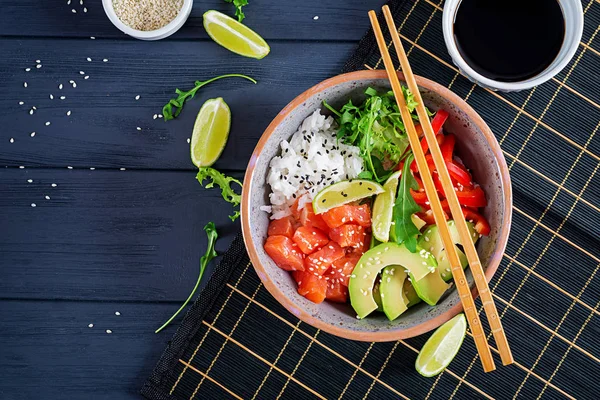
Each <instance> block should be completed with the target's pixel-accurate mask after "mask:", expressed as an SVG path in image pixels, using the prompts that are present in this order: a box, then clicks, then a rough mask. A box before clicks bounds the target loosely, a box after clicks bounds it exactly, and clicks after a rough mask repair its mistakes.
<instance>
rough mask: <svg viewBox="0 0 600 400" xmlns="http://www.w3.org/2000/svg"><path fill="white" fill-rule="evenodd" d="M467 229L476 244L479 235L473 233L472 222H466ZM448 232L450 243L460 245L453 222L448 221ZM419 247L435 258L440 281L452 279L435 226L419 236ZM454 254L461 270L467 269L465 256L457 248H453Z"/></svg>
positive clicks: (440, 238) (446, 257)
mask: <svg viewBox="0 0 600 400" xmlns="http://www.w3.org/2000/svg"><path fill="white" fill-rule="evenodd" d="M467 228H469V233H470V234H471V237H472V238H473V240H474V242H473V243H477V240H478V239H479V235H478V234H477V232H476V231H475V226H474V225H473V223H472V222H468V221H467ZM448 230H449V231H450V236H451V237H452V241H453V242H454V243H456V244H460V245H462V241H461V240H460V236H459V234H458V229H457V228H456V224H455V223H454V221H448ZM418 244H419V246H420V247H421V248H423V249H425V250H427V251H429V252H430V253H431V254H433V256H434V257H435V259H436V261H437V262H438V270H439V271H440V275H441V276H442V279H443V280H445V281H446V282H448V281H449V280H450V279H452V271H451V270H450V262H449V261H448V256H447V255H446V250H445V249H444V243H443V242H442V236H441V235H440V233H439V227H438V226H437V225H431V226H429V227H428V228H427V229H425V231H424V232H423V234H422V235H421V237H420V238H419V242H418ZM454 247H455V249H456V252H457V254H458V258H459V260H460V264H461V266H462V268H463V269H465V268H466V267H467V265H468V264H469V262H468V260H467V256H466V255H465V253H463V251H462V250H461V249H459V248H458V246H456V245H455V246H454Z"/></svg>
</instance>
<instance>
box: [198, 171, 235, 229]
mask: <svg viewBox="0 0 600 400" xmlns="http://www.w3.org/2000/svg"><path fill="white" fill-rule="evenodd" d="M196 179H197V180H198V182H200V185H203V182H204V180H205V179H210V180H211V182H209V183H207V184H206V186H204V185H203V186H204V187H205V188H207V189H210V188H212V187H214V185H215V184H216V185H218V186H219V187H220V188H221V195H222V196H223V199H225V201H227V202H229V203H231V204H233V206H234V207H237V206H239V205H240V202H241V201H242V196H241V195H240V194H237V193H236V192H235V190H233V189H232V188H231V183H236V184H238V185H239V186H240V188H241V187H242V182H240V181H238V180H237V179H235V178H232V177H231V176H227V175H223V174H222V173H221V172H219V171H217V170H216V169H214V168H210V167H202V168H200V169H199V170H198V174H197V175H196ZM239 216H240V212H239V211H237V210H236V211H235V212H234V213H233V215H230V216H229V219H231V220H232V221H235V220H236V219H237V218H238V217H239Z"/></svg>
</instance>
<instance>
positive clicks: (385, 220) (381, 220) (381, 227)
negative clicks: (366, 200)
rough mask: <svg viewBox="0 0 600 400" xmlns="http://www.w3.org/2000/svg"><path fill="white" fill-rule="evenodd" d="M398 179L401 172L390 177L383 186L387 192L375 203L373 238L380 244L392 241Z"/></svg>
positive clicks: (378, 197) (380, 195) (379, 196)
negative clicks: (391, 233)
mask: <svg viewBox="0 0 600 400" xmlns="http://www.w3.org/2000/svg"><path fill="white" fill-rule="evenodd" d="M398 178H400V171H397V172H394V173H393V174H392V175H390V177H389V178H388V179H387V181H385V183H384V184H383V189H384V190H385V191H384V192H383V193H381V194H378V195H377V198H376V199H375V202H374V203H373V223H372V227H373V236H374V237H375V238H376V239H377V240H379V241H380V242H388V241H389V240H390V227H391V226H392V214H393V211H394V202H395V201H396V190H397V189H398Z"/></svg>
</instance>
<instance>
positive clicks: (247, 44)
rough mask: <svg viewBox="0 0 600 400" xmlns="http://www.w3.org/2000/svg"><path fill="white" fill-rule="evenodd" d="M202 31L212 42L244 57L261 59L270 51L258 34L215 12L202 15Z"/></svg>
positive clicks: (210, 11)
mask: <svg viewBox="0 0 600 400" xmlns="http://www.w3.org/2000/svg"><path fill="white" fill-rule="evenodd" d="M204 29H206V32H207V33H208V35H209V36H210V37H211V38H212V40H214V41H215V42H217V43H218V44H220V45H221V46H223V47H225V48H226V49H227V50H229V51H232V52H234V53H237V54H239V55H241V56H244V57H251V58H258V59H261V58H263V57H265V56H266V55H267V54H269V51H271V48H270V47H269V45H268V44H267V42H265V39H263V38H262V37H260V35H259V34H257V33H256V32H254V31H253V30H252V29H250V28H248V27H247V26H246V25H244V24H242V23H240V22H238V21H236V20H235V19H233V18H231V17H228V16H227V15H225V14H223V13H220V12H218V11H215V10H209V11H207V12H205V13H204Z"/></svg>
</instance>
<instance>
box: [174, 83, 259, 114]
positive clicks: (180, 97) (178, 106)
mask: <svg viewBox="0 0 600 400" xmlns="http://www.w3.org/2000/svg"><path fill="white" fill-rule="evenodd" d="M234 77H237V78H244V79H247V80H249V81H250V82H253V83H255V84H256V81H255V80H254V79H253V78H250V77H249V76H246V75H242V74H226V75H220V76H216V77H214V78H211V79H208V80H206V81H196V82H195V83H194V87H193V88H192V89H190V90H188V91H187V92H184V91H182V90H179V89H175V93H177V97H176V98H173V99H171V100H169V102H168V103H167V104H165V105H164V107H163V109H162V114H163V117H164V118H165V121H168V120H171V119H173V118H176V117H177V116H178V115H179V114H180V113H181V110H182V109H183V105H184V104H185V102H186V101H188V100H189V99H191V98H192V97H194V96H195V95H196V92H197V91H198V89H200V88H201V87H202V86H206V85H208V84H209V83H211V82H214V81H216V80H219V79H223V78H234ZM173 109H174V110H175V111H173Z"/></svg>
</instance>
